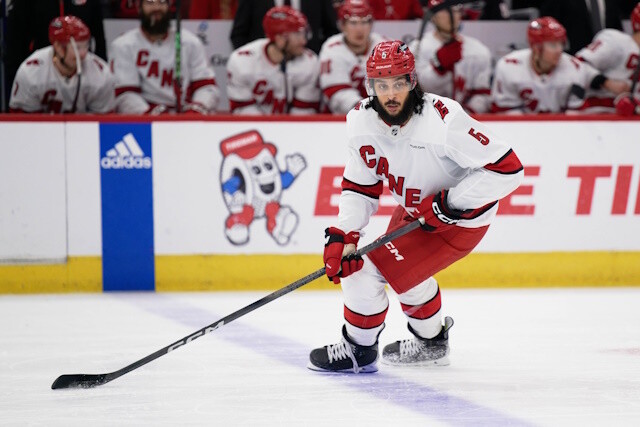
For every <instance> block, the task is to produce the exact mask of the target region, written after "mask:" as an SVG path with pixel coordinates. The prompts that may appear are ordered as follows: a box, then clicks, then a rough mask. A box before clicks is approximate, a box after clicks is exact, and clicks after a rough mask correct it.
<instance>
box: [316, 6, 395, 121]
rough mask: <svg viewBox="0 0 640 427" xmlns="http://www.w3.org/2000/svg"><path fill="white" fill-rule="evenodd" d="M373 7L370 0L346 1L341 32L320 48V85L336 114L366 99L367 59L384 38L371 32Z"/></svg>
mask: <svg viewBox="0 0 640 427" xmlns="http://www.w3.org/2000/svg"><path fill="white" fill-rule="evenodd" d="M372 25H373V10H372V9H371V7H370V6H369V4H368V3H367V1H366V0H345V2H344V3H342V5H341V6H340V9H338V26H339V27H340V29H341V30H342V33H341V34H336V35H334V36H331V37H329V38H328V39H327V41H326V42H324V44H323V45H322V49H320V88H321V89H322V94H323V96H324V103H325V105H326V106H327V107H328V109H329V111H330V112H332V113H334V114H347V113H348V112H349V110H351V109H352V108H353V107H354V106H355V105H356V104H357V103H358V102H360V100H361V99H362V98H366V97H367V91H366V89H365V87H364V78H365V68H366V62H367V58H368V57H369V55H370V54H371V51H372V50H373V47H374V46H375V45H377V44H378V43H379V42H381V41H383V40H384V38H383V37H382V36H380V35H378V34H376V33H372V32H371V27H372Z"/></svg>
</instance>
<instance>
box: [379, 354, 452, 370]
mask: <svg viewBox="0 0 640 427" xmlns="http://www.w3.org/2000/svg"><path fill="white" fill-rule="evenodd" d="M382 363H384V364H385V365H390V366H407V367H411V366H418V367H424V366H448V365H449V364H450V363H451V362H450V361H449V357H448V356H445V357H441V358H440V359H435V360H423V361H420V362H411V363H407V362H395V361H392V360H388V359H385V358H384V356H383V357H382Z"/></svg>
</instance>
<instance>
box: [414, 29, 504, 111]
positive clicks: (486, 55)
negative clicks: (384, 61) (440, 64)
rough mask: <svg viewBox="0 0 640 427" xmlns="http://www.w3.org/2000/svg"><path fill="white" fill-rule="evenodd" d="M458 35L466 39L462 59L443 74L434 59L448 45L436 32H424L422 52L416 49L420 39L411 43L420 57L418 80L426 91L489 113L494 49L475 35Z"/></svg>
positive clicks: (466, 107)
mask: <svg viewBox="0 0 640 427" xmlns="http://www.w3.org/2000/svg"><path fill="white" fill-rule="evenodd" d="M456 37H457V38H458V39H459V40H460V41H461V42H462V59H460V61H458V62H457V63H456V64H455V65H454V67H453V72H450V71H445V72H444V73H440V72H439V71H438V70H436V68H435V67H434V66H433V62H432V58H433V57H434V55H435V54H436V52H437V51H438V49H440V48H441V47H442V46H443V45H444V43H443V42H442V41H440V40H439V39H438V38H437V37H436V36H435V33H434V32H431V31H430V32H428V33H425V34H424V36H423V37H422V40H421V41H420V51H419V52H415V49H416V48H417V46H418V41H417V40H414V41H413V42H412V43H411V45H410V47H409V48H410V49H411V51H412V52H414V53H416V58H417V61H416V72H417V73H418V82H419V83H420V86H422V89H423V90H424V91H427V92H429V93H435V94H438V95H440V96H446V97H448V98H452V99H455V100H456V101H458V102H459V103H461V104H462V105H463V106H464V108H465V109H467V110H468V111H469V112H472V113H473V112H475V113H485V112H487V111H489V108H490V106H491V100H490V96H489V95H490V89H491V85H490V78H491V71H492V69H491V52H490V51H489V48H487V47H486V46H485V45H484V44H482V42H480V41H479V40H477V39H474V38H473V37H468V36H463V35H462V34H458V35H457V36H456Z"/></svg>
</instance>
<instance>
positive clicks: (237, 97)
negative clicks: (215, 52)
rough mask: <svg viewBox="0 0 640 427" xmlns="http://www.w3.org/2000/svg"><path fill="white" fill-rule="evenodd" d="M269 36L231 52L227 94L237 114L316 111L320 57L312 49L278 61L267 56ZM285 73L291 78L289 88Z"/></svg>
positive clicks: (304, 112) (228, 65) (230, 104)
mask: <svg viewBox="0 0 640 427" xmlns="http://www.w3.org/2000/svg"><path fill="white" fill-rule="evenodd" d="M268 44H269V39H258V40H254V41H252V42H250V43H247V44H246V45H244V46H242V47H240V48H238V49H236V50H234V51H233V53H231V56H230V57H229V61H228V62H227V95H228V97H229V106H230V109H231V112H232V113H234V114H258V115H260V114H264V115H269V114H285V113H287V112H288V113H289V114H314V113H317V112H318V108H319V106H320V89H319V88H318V74H319V72H320V64H319V62H318V56H317V55H316V54H315V53H314V52H312V51H311V50H309V49H305V51H304V53H303V54H302V55H300V56H298V57H296V58H294V59H292V60H290V61H287V62H286V70H285V71H286V73H284V72H282V69H281V64H274V63H273V62H271V60H270V59H269V57H268V56H267V45H268ZM285 76H286V80H287V85H286V90H285V84H284V81H285Z"/></svg>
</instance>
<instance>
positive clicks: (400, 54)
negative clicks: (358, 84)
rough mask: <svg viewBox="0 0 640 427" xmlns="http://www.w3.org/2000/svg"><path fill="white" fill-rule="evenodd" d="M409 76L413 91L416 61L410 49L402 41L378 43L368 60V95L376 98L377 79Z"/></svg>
mask: <svg viewBox="0 0 640 427" xmlns="http://www.w3.org/2000/svg"><path fill="white" fill-rule="evenodd" d="M402 75H407V76H408V81H409V83H411V89H413V88H415V87H416V83H417V76H416V60H415V58H414V57H413V54H412V53H411V51H410V50H409V47H408V46H407V45H406V44H405V43H404V42H402V41H400V40H392V41H383V42H380V43H378V44H377V45H376V46H375V47H374V48H373V52H371V55H370V56H369V59H367V93H368V94H369V96H375V91H374V88H373V81H374V80H375V79H380V78H387V77H395V76H402Z"/></svg>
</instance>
